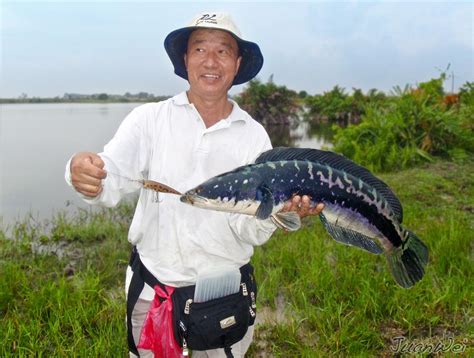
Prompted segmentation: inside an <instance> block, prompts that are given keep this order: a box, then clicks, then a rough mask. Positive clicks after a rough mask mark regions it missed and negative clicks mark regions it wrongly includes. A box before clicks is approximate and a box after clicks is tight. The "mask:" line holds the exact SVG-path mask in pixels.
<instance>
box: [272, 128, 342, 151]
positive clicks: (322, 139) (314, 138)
mask: <svg viewBox="0 0 474 358" xmlns="http://www.w3.org/2000/svg"><path fill="white" fill-rule="evenodd" d="M265 129H266V130H267V133H268V135H269V136H270V139H271V141H272V144H273V147H300V148H315V149H321V148H331V147H332V144H331V141H332V137H333V135H334V133H333V131H332V129H331V127H330V126H329V125H323V124H314V123H310V122H306V121H295V122H293V123H291V124H287V125H281V124H280V125H279V124H267V125H265Z"/></svg>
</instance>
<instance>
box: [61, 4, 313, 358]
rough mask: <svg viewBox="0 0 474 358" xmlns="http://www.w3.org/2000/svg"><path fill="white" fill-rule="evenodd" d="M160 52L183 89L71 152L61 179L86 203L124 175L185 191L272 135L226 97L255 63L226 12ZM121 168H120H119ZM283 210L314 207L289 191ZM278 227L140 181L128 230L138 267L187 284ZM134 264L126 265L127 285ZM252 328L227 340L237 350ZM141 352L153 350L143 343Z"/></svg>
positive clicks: (125, 184)
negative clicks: (96, 148)
mask: <svg viewBox="0 0 474 358" xmlns="http://www.w3.org/2000/svg"><path fill="white" fill-rule="evenodd" d="M165 48H166V51H167V53H168V55H169V57H170V59H171V61H172V63H173V65H174V69H175V73H176V74H177V75H178V76H180V77H182V78H184V79H187V80H188V82H189V90H188V91H187V92H183V93H180V94H178V95H177V96H175V97H173V98H171V99H168V100H166V101H163V102H159V103H149V104H145V105H142V106H140V107H138V108H136V109H134V110H133V111H132V112H131V113H130V114H129V115H128V116H127V117H126V118H125V120H124V121H123V123H122V124H121V126H120V128H119V129H118V131H117V133H116V134H115V136H114V137H113V139H112V140H111V141H110V142H109V143H108V144H107V145H106V146H105V148H104V151H103V152H102V153H100V154H95V153H90V152H82V153H77V154H76V155H74V157H73V158H72V159H71V161H70V163H68V166H67V168H66V180H67V181H68V182H69V183H70V184H71V185H72V186H73V187H74V188H75V190H76V191H77V192H78V193H80V194H82V195H83V196H84V200H85V201H86V202H88V203H91V204H102V205H105V206H114V205H116V204H117V203H118V202H119V201H120V199H121V198H122V197H123V195H124V194H126V193H129V192H133V191H136V190H138V189H139V184H138V183H137V182H133V181H130V180H127V179H125V178H134V179H138V178H140V179H151V180H155V181H158V182H161V183H165V184H167V185H169V186H171V187H173V188H175V189H177V190H178V191H185V190H187V189H189V188H192V187H195V186H196V185H197V184H199V183H201V182H203V181H204V180H207V179H209V178H210V177H212V176H215V175H217V174H220V173H223V172H225V171H228V170H231V169H233V168H236V167H238V166H240V165H245V164H249V163H252V162H253V161H254V160H255V158H256V157H257V156H258V155H259V154H260V153H262V152H263V151H265V150H268V149H270V148H271V143H270V140H269V138H268V135H267V133H266V132H265V130H264V128H263V127H262V126H261V125H260V124H259V123H257V122H256V121H254V120H253V119H252V118H251V117H250V116H249V115H248V114H247V113H246V112H245V111H243V110H242V109H240V108H239V106H238V105H237V103H235V102H234V101H232V100H230V99H229V98H228V90H229V89H230V88H231V86H232V85H235V84H241V83H245V82H247V81H249V80H250V79H252V78H253V77H254V76H256V75H257V73H258V72H259V71H260V69H261V67H262V65H263V56H262V54H261V52H260V49H259V47H258V45H256V44H255V43H252V42H249V41H245V40H243V39H242V38H241V35H240V32H239V31H238V29H237V27H236V26H235V24H234V23H233V22H232V20H231V18H230V17H229V16H228V15H226V14H221V13H207V14H200V15H198V16H197V17H195V18H194V19H193V20H192V22H191V24H190V25H189V26H188V27H185V28H181V29H178V30H175V31H173V32H171V33H170V34H169V35H168V36H167V38H166V39H165ZM117 174H118V175H117ZM283 210H295V211H297V212H298V213H299V214H300V216H302V217H303V216H306V215H314V214H318V213H319V212H320V210H321V207H320V206H318V207H316V208H315V207H310V205H309V198H308V197H303V198H300V197H295V198H293V200H292V202H289V203H287V205H286V206H285V208H284V209H283ZM275 229H276V227H275V225H274V224H273V223H272V222H271V221H270V220H266V221H261V220H257V219H256V218H254V217H251V216H247V215H238V214H228V213H222V212H214V211H205V210H202V209H198V208H195V207H192V206H187V205H183V204H182V203H180V201H179V197H177V196H174V195H172V194H161V193H160V194H159V195H157V194H156V193H153V192H151V191H149V190H146V189H143V188H142V189H141V192H140V197H139V200H138V204H137V208H136V211H135V215H134V217H133V221H132V223H131V226H130V230H129V241H130V243H131V244H132V245H134V246H135V247H136V249H137V252H138V254H139V257H140V259H141V262H142V263H143V265H144V266H145V267H146V268H147V269H148V271H149V272H150V273H151V274H152V275H153V276H154V277H156V278H157V279H158V280H159V281H161V282H162V283H163V284H166V285H168V286H172V287H182V286H187V285H193V284H195V282H196V279H197V277H198V275H199V274H200V273H201V272H206V271H207V272H209V271H212V270H213V269H214V268H218V267H222V266H233V267H235V268H239V267H241V266H243V265H245V264H247V263H248V262H249V260H250V258H251V256H252V254H253V247H254V246H255V245H261V244H263V243H265V242H266V241H267V240H268V239H269V238H270V236H271V235H272V233H273V231H274V230H275ZM131 277H132V270H131V268H130V267H128V269H127V279H126V289H127V290H128V287H129V284H130V280H131ZM153 297H154V291H153V290H152V288H151V287H149V286H147V285H145V288H144V289H143V291H142V292H141V294H140V297H139V299H138V301H137V303H136V305H135V307H134V309H133V314H132V317H131V324H132V326H133V339H134V341H135V344H138V342H139V339H140V331H141V328H142V326H143V322H144V320H145V317H146V314H147V311H148V308H149V306H150V302H151V300H152V299H153ZM252 335H253V326H250V327H249V329H248V331H247V334H246V335H245V337H244V338H243V339H242V340H241V341H240V342H238V343H236V344H234V345H233V346H232V353H233V354H234V356H236V357H239V356H243V355H244V354H245V352H246V351H247V349H248V347H249V345H250V342H251V340H252ZM139 353H140V356H146V355H147V354H148V355H150V356H151V354H150V352H149V351H145V350H139ZM199 356H202V357H221V356H225V354H224V351H223V349H215V350H212V351H201V352H197V351H195V352H194V357H199Z"/></svg>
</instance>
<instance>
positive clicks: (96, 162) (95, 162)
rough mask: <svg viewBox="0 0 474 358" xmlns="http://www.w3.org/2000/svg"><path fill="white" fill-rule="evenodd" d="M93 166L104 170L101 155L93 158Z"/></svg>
mask: <svg viewBox="0 0 474 358" xmlns="http://www.w3.org/2000/svg"><path fill="white" fill-rule="evenodd" d="M92 164H93V165H95V166H96V167H97V168H100V169H103V168H104V165H105V163H104V161H103V160H102V158H101V157H100V156H99V155H94V156H92Z"/></svg>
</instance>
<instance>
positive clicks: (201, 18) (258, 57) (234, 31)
mask: <svg viewBox="0 0 474 358" xmlns="http://www.w3.org/2000/svg"><path fill="white" fill-rule="evenodd" d="M200 28H205V29H218V30H223V31H227V32H228V33H230V34H231V35H232V37H234V38H235V40H236V41H237V45H238V46H239V54H240V56H242V60H241V62H240V67H239V72H237V75H236V76H235V78H234V82H232V84H233V85H238V84H241V83H245V82H247V81H250V80H251V79H252V78H254V77H255V76H256V75H257V73H258V72H259V71H260V69H261V68H262V66H263V56H262V53H261V52H260V48H259V47H258V45H257V44H256V43H254V42H250V41H245V40H243V39H242V38H241V36H242V35H241V34H240V31H239V29H238V28H237V26H236V25H235V23H234V21H232V19H231V17H230V15H229V14H226V13H220V12H206V13H201V14H198V15H196V16H195V17H194V18H193V20H192V21H191V22H190V23H189V24H188V26H186V27H183V28H180V29H178V30H175V31H173V32H171V33H170V34H169V35H168V36H166V39H165V49H166V52H167V53H168V56H169V57H170V59H171V62H172V63H173V66H174V73H176V74H177V75H178V76H180V77H182V78H184V79H185V80H187V79H188V73H187V71H186V66H185V64H184V54H185V53H186V49H187V47H188V39H189V35H190V34H191V32H193V31H194V30H196V29H200Z"/></svg>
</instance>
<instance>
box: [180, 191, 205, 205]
mask: <svg viewBox="0 0 474 358" xmlns="http://www.w3.org/2000/svg"><path fill="white" fill-rule="evenodd" d="M179 200H180V201H181V202H182V203H185V204H190V205H196V206H203V205H206V204H208V203H209V199H207V198H205V197H203V196H200V195H198V194H197V193H196V192H195V191H193V190H192V191H188V192H186V193H184V194H183V195H181V198H180V199H179Z"/></svg>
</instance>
